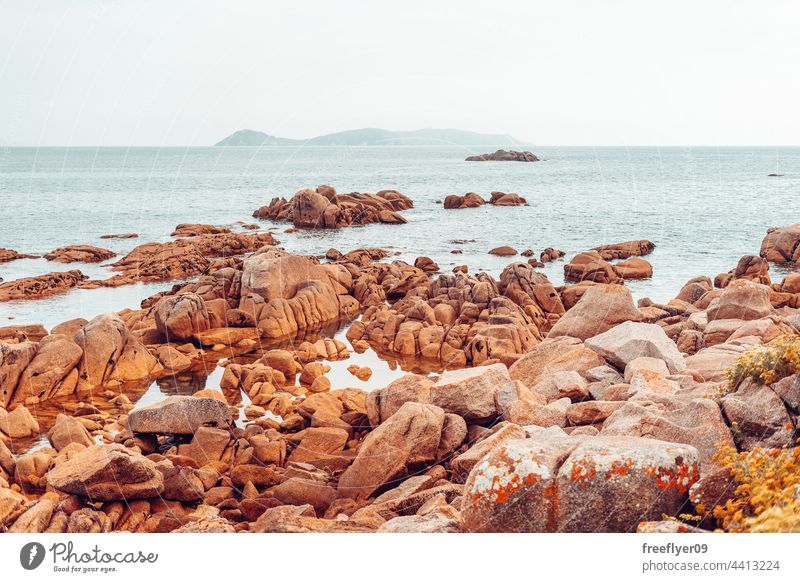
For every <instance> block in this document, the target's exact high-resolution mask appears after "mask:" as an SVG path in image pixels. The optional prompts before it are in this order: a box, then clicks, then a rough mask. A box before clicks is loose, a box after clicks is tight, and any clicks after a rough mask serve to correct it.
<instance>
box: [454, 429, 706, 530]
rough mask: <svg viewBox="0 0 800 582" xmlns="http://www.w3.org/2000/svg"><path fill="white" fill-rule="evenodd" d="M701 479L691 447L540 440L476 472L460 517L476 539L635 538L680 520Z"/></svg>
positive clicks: (518, 445) (511, 449) (621, 440)
mask: <svg viewBox="0 0 800 582" xmlns="http://www.w3.org/2000/svg"><path fill="white" fill-rule="evenodd" d="M550 430H551V431H552V430H553V429H550ZM698 478H699V464H698V456H697V451H696V450H695V449H694V448H693V447H691V446H687V445H680V444H676V443H669V442H663V441H657V440H653V439H643V438H632V437H600V436H598V437H592V438H582V437H566V436H563V434H562V435H559V434H558V433H552V432H551V433H541V434H539V435H534V436H533V438H528V439H522V440H518V441H514V442H512V443H509V444H508V445H507V446H506V447H504V448H503V449H501V450H498V451H495V452H493V453H491V454H489V455H488V456H487V457H486V458H485V459H483V460H482V461H481V462H480V463H478V464H477V465H476V466H475V468H474V469H473V470H472V473H470V476H469V479H468V480H467V484H466V486H465V499H464V503H463V504H462V517H463V520H464V527H465V529H467V530H468V531H477V532H562V531H563V532H632V531H636V527H637V526H638V524H639V522H641V521H644V520H650V519H660V518H661V517H662V516H663V515H664V514H667V515H676V514H678V513H679V512H680V511H681V509H682V507H683V505H684V504H685V502H686V500H687V492H688V489H689V487H691V485H692V484H693V483H694V482H695V481H697V479H698Z"/></svg>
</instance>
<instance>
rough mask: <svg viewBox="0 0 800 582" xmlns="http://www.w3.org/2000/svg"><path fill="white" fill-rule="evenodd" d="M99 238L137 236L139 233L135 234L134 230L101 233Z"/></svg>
mask: <svg viewBox="0 0 800 582" xmlns="http://www.w3.org/2000/svg"><path fill="white" fill-rule="evenodd" d="M100 238H105V239H109V238H139V235H138V234H136V233H135V232H127V233H123V234H103V235H100Z"/></svg>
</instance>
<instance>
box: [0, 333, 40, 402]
mask: <svg viewBox="0 0 800 582" xmlns="http://www.w3.org/2000/svg"><path fill="white" fill-rule="evenodd" d="M36 349H37V344H35V343H33V342H23V343H20V344H6V343H0V407H3V408H5V407H7V406H8V405H9V404H10V403H11V400H12V399H13V398H14V392H15V391H16V389H17V383H18V382H19V378H20V376H21V375H22V373H23V372H24V371H25V368H27V367H28V364H30V363H31V360H33V358H34V356H35V355H36Z"/></svg>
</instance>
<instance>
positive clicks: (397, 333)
mask: <svg viewBox="0 0 800 582" xmlns="http://www.w3.org/2000/svg"><path fill="white" fill-rule="evenodd" d="M514 196H516V195H514ZM493 199H494V196H493ZM497 199H498V200H499V199H502V197H497ZM522 201H523V203H524V199H522ZM412 205H413V203H412V202H411V200H410V199H409V198H407V197H405V196H404V195H402V194H400V193H399V192H396V191H391V190H387V191H381V192H378V193H377V194H374V195H373V194H359V195H357V196H356V195H354V194H350V195H339V194H337V193H336V192H335V190H333V189H332V188H331V187H329V186H320V187H318V188H317V189H316V190H302V191H300V192H298V193H297V194H296V195H295V197H293V198H292V199H291V200H290V201H286V200H283V199H275V200H273V202H272V203H271V204H270V205H268V206H267V207H264V208H262V209H260V210H259V211H257V212H256V215H258V217H259V218H268V219H271V220H278V221H283V220H291V221H292V222H293V225H294V226H295V227H302V228H339V227H344V226H354V225H359V224H367V223H370V222H384V223H392V222H397V221H398V219H400V220H404V219H402V217H400V216H399V214H397V213H398V212H400V211H402V210H404V209H407V208H410V207H411V206H412ZM449 207H463V206H462V203H459V204H458V205H455V206H449ZM255 226H257V225H255ZM245 228H246V227H245ZM252 230H255V228H253V229H252ZM173 236H174V237H175V240H172V241H169V242H166V243H145V244H143V245H140V246H138V247H136V248H135V249H134V250H133V251H131V252H130V253H128V254H127V255H126V256H125V257H123V258H121V259H119V260H118V261H117V262H115V263H114V264H113V267H112V269H113V271H114V272H115V273H116V274H114V275H113V276H111V277H110V278H109V279H107V280H105V281H91V280H88V278H87V277H85V276H84V275H83V274H82V273H80V271H70V272H69V273H73V275H71V277H72V279H70V280H69V281H67V282H66V283H64V284H61V283H58V284H53V285H49V286H48V285H47V284H46V283H42V282H39V283H37V282H31V281H25V280H18V281H12V282H8V283H4V284H2V285H0V299H2V298H3V297H11V298H16V297H17V296H23V297H26V298H36V297H37V296H43V295H47V294H49V293H52V292H69V289H71V288H73V287H86V286H87V285H96V286H97V285H106V286H115V285H118V284H119V285H121V284H128V283H133V282H138V281H162V282H163V281H173V280H174V281H179V282H177V283H176V284H175V285H174V286H173V287H172V288H171V289H170V290H168V291H166V292H162V293H158V294H156V295H153V296H152V297H150V298H148V299H146V300H145V301H143V302H142V304H141V306H140V308H139V309H125V310H123V311H120V312H117V313H109V314H104V315H101V316H98V317H96V318H94V319H92V320H91V321H86V320H84V319H74V320H70V321H66V322H63V323H62V324H60V325H58V326H55V327H54V328H53V329H51V330H50V331H49V333H48V331H47V330H45V329H44V328H42V327H41V326H36V325H25V326H6V327H4V328H0V531H3V530H7V531H11V532H44V531H47V532H107V531H138V532H168V531H175V532H203V531H208V532H372V531H378V532H628V531H663V532H672V531H683V532H690V531H691V532H694V531H698V532H699V531H709V530H715V529H719V530H723V531H783V530H787V529H795V528H796V524H794V522H792V521H791V519H789V518H788V517H786V516H790V515H793V514H794V515H796V514H797V511H798V509H800V507H798V505H797V504H798V502H797V501H796V500H794V501H792V500H791V499H789V500H788V501H787V496H786V495H785V494H784V493H785V491H786V490H788V489H789V488H790V487H792V486H793V485H792V483H793V482H792V481H791V475H794V474H795V473H796V472H794V470H793V469H792V467H794V466H795V465H793V463H796V462H797V457H798V455H797V451H798V449H797V448H795V444H796V438H797V436H798V435H797V422H798V414H800V377H798V372H800V355H799V354H800V274H799V273H797V272H792V273H789V274H787V275H786V276H785V277H784V279H783V280H782V281H781V282H772V281H771V280H770V276H769V269H768V267H769V262H775V263H780V264H782V265H787V266H790V267H791V266H793V265H795V264H797V262H798V260H800V254H799V253H800V225H794V226H789V227H784V228H778V229H772V230H770V231H769V232H768V233H767V234H766V236H765V238H764V240H763V242H762V245H761V252H760V256H745V257H742V259H741V260H740V261H739V263H738V264H737V265H736V267H734V268H733V269H731V271H729V272H727V273H722V274H719V275H717V276H716V277H715V278H714V279H713V280H712V279H711V278H710V277H708V276H700V277H694V278H690V279H688V280H687V282H686V284H685V285H684V286H683V288H682V289H681V291H680V292H679V293H678V295H677V296H676V297H675V298H674V299H673V300H671V301H669V302H667V303H665V304H659V303H655V302H653V301H651V300H648V299H641V300H639V301H638V302H634V300H633V297H632V296H631V293H630V291H629V290H628V289H627V288H626V286H625V284H624V283H625V281H626V280H629V279H636V278H641V277H650V276H653V271H652V266H650V264H649V263H648V262H647V261H646V260H644V259H642V258H641V257H642V256H646V255H647V254H649V253H650V252H652V251H653V249H654V247H655V245H654V244H653V243H652V242H651V241H646V240H642V241H626V242H621V243H614V244H610V245H604V246H601V247H596V248H595V249H589V250H587V251H586V252H583V253H580V254H578V255H576V256H575V257H572V258H571V260H570V261H568V262H565V263H564V270H565V279H566V280H567V282H568V283H571V284H567V285H564V286H555V285H553V284H552V283H551V282H550V281H549V280H548V278H547V277H546V276H545V275H544V274H542V273H541V272H538V271H536V266H535V264H532V263H531V262H528V263H526V262H512V263H510V264H508V265H507V266H506V268H505V269H503V271H502V273H501V274H500V276H499V278H498V279H495V278H494V277H492V276H490V275H489V274H487V273H481V272H479V273H475V274H471V273H470V272H469V269H468V267H467V266H466V265H465V266H459V267H457V268H456V269H455V272H453V273H440V272H439V268H438V265H436V263H435V262H433V261H431V260H430V259H428V258H427V257H420V258H418V259H417V260H416V261H415V262H414V264H413V265H412V264H408V263H405V262H403V261H397V260H395V261H392V262H387V260H386V259H387V256H388V253H386V252H385V251H382V250H380V249H356V250H352V251H350V252H346V253H343V252H340V251H338V250H336V249H331V250H330V251H328V253H327V254H326V256H325V257H314V256H304V255H299V254H291V253H288V252H286V251H285V250H283V249H281V248H280V247H279V246H278V244H279V243H278V241H277V240H275V239H274V237H272V235H271V234H269V233H234V232H232V231H231V230H230V229H228V228H226V227H217V226H214V225H195V224H183V225H178V227H177V228H176V229H175V232H173ZM102 251H104V249H97V247H86V246H76V247H68V248H63V249H57V250H56V251H54V252H53V253H52V256H53V257H54V258H53V259H52V260H57V261H60V262H73V261H76V262H87V261H92V260H95V258H96V257H103V256H105V257H106V258H105V259H103V258H98V259H96V260H106V259H108V258H110V257H109V256H106V254H107V253H106V254H104V253H102ZM11 252H13V251H9V252H6V253H5V254H4V255H3V256H12V255H11V254H10V253H11ZM109 252H110V251H109ZM526 252H527V251H526ZM533 254H534V253H533V251H531V252H530V255H533ZM561 256H563V253H561V252H560V251H558V250H556V249H552V248H551V249H545V250H544V251H542V253H541V255H540V258H541V260H542V262H545V259H547V260H548V261H552V260H558V259H559V258H561ZM7 260H14V259H13V256H12V258H11V259H7ZM531 261H536V259H531ZM52 275H53V276H55V275H59V276H60V275H64V274H63V273H61V274H58V273H54V274H52ZM656 276H657V274H656ZM687 276H689V277H692V276H693V274H691V273H687ZM45 277H47V276H45ZM52 278H55V279H56V280H57V281H60V280H61V279H60V277H51V279H52ZM187 279H188V280H187ZM48 281H49V279H48ZM54 290H56V291H54ZM31 291H32V292H33V295H34V296H33V297H30V295H29V293H31ZM4 294H5V295H4ZM342 322H344V323H345V324H346V325H349V327H348V329H347V332H346V339H347V340H348V342H349V345H348V343H345V342H344V341H341V340H339V339H336V338H334V337H333V335H332V334H331V333H330V332H328V331H326V330H327V329H329V327H330V326H339V325H341V324H342ZM366 351H373V352H375V353H377V354H379V355H380V356H381V357H384V358H389V359H392V360H396V361H399V362H406V363H410V366H409V367H411V368H413V369H415V370H417V371H418V372H419V373H407V374H405V375H402V376H400V377H399V378H398V379H396V380H394V381H392V382H390V383H388V384H385V385H384V384H380V383H376V382H375V381H374V380H372V383H373V384H375V385H374V386H370V388H371V389H370V390H362V389H359V388H353V387H349V386H347V385H336V386H334V385H332V382H331V380H330V378H329V377H328V375H327V374H328V373H329V372H330V366H331V364H332V363H335V362H340V361H347V360H348V359H350V358H353V353H354V352H355V353H364V352H366ZM217 366H221V367H222V368H223V369H224V372H223V374H222V376H221V379H220V380H219V381H218V382H216V383H215V384H213V385H208V386H205V385H203V386H198V387H196V388H192V387H190V388H189V389H188V390H187V393H185V394H174V395H170V396H168V397H167V398H165V399H163V400H160V401H158V402H155V403H151V404H144V405H142V404H137V403H138V402H139V401H140V399H141V398H142V397H143V395H144V394H145V393H146V391H147V390H148V387H149V386H150V385H151V384H152V383H153V382H167V381H175V382H178V381H180V379H182V378H184V377H185V376H186V375H188V374H191V373H192V372H203V371H204V372H205V373H206V374H207V372H208V370H210V369H213V368H215V367H217ZM404 369H405V368H404ZM348 370H349V373H350V374H352V375H353V377H354V378H359V380H361V381H364V382H367V381H370V377H371V375H372V371H371V370H370V369H369V368H367V367H365V366H360V365H358V364H357V363H354V364H351V365H350V366H349V367H348ZM770 463H771V464H770ZM750 465H753V466H758V467H762V468H763V467H765V466H766V467H769V468H774V467H777V469H775V470H774V471H773V473H774V475H777V477H773V478H770V479H769V480H768V482H757V483H753V482H751V481H747V480H748V479H751V480H752V479H753V477H752V474H753V472H749V473H748V472H747V471H742V470H741V468H742V467H743V466H744V467H746V466H750ZM770 470H773V469H770ZM770 474H772V473H770ZM740 485H747V487H740ZM753 491H757V492H758V494H757V495H756V494H752V495H750V493H748V492H753ZM771 493H774V495H772V496H770V494H771ZM789 497H791V496H789ZM765 499H766V500H767V502H765V501H764V500H765Z"/></svg>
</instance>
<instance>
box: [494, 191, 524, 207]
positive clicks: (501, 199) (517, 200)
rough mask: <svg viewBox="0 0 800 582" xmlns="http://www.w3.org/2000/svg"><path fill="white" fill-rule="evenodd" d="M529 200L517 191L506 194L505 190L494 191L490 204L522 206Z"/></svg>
mask: <svg viewBox="0 0 800 582" xmlns="http://www.w3.org/2000/svg"><path fill="white" fill-rule="evenodd" d="M527 203H528V201H527V200H525V199H524V198H523V197H522V196H520V195H519V194H516V193H513V192H512V193H510V194H506V193H505V192H492V193H491V200H489V204H492V205H494V206H521V205H522V204H527Z"/></svg>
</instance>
